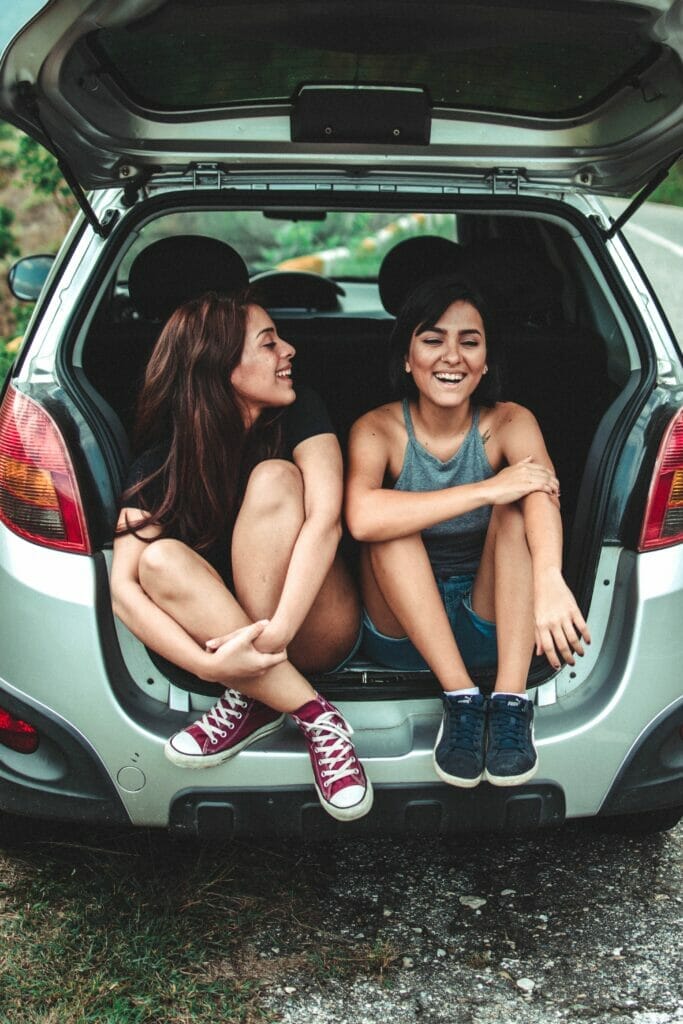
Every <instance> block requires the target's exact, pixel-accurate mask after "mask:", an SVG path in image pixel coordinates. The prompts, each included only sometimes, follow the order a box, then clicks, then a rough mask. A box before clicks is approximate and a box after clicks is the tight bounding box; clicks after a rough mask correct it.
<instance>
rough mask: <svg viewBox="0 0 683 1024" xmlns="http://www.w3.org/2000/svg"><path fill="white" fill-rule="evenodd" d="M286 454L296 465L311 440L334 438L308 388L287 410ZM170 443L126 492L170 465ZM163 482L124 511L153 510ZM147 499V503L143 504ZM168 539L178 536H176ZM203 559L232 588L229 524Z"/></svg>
mask: <svg viewBox="0 0 683 1024" xmlns="http://www.w3.org/2000/svg"><path fill="white" fill-rule="evenodd" d="M282 432H283V451H282V455H281V458H283V459H287V460H288V461H290V462H293V461H294V452H295V450H296V448H297V446H298V445H300V444H301V443H302V442H303V441H306V440H307V439H308V438H309V437H316V436H317V435H318V434H333V433H334V427H333V426H332V421H331V420H330V417H329V414H328V412H327V409H326V408H325V406H324V404H323V402H322V399H321V398H320V397H319V396H318V395H317V394H316V393H315V391H311V389H310V388H308V387H305V386H304V385H299V386H297V389H296V401H295V402H294V403H293V404H292V405H289V406H287V407H286V409H285V412H284V416H283V420H282ZM168 449H169V443H168V442H166V443H162V444H158V445H156V446H155V447H154V448H149V449H148V450H147V451H145V452H143V453H142V455H140V456H139V457H138V458H137V459H136V460H135V461H134V462H133V464H132V465H131V466H130V469H129V470H128V475H127V477H126V481H125V484H124V486H123V492H122V493H125V492H126V491H127V490H128V489H129V488H130V487H133V486H134V485H135V484H137V483H139V481H140V480H144V479H145V477H148V476H150V475H151V474H152V473H154V471H155V470H157V469H159V468H160V466H162V465H163V463H164V462H165V461H166V458H167V456H168ZM162 487H163V481H162V478H161V477H160V476H159V477H156V478H155V479H154V480H152V481H151V482H150V483H149V484H148V485H147V486H146V487H145V488H143V490H142V491H138V492H137V493H136V494H134V495H133V496H132V497H128V498H126V500H125V502H123V503H122V507H124V508H152V507H154V506H155V505H157V504H158V503H159V502H160V500H161V497H162ZM143 498H144V502H143ZM168 536H174V534H173V533H170V534H168ZM201 554H202V556H203V557H204V558H206V560H207V562H209V563H210V564H211V565H212V566H213V567H214V568H215V569H216V570H217V571H218V572H219V573H220V575H221V576H222V578H223V579H224V580H225V582H226V583H227V584H228V586H231V581H232V572H231V567H230V552H229V531H228V528H227V524H226V531H225V535H224V536H221V537H219V538H218V540H217V541H215V542H214V543H213V544H212V545H211V546H210V547H209V548H206V549H205V550H203V551H202V552H201Z"/></svg>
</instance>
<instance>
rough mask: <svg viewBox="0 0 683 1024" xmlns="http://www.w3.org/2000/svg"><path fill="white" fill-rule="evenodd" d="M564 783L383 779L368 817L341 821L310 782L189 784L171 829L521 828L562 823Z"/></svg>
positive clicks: (306, 832) (200, 832) (310, 833)
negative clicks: (467, 784) (465, 785)
mask: <svg viewBox="0 0 683 1024" xmlns="http://www.w3.org/2000/svg"><path fill="white" fill-rule="evenodd" d="M564 819H565V799H564V792H563V790H562V789H561V788H560V787H559V786H557V785H554V784H552V783H543V782H539V783H535V784H534V785H530V786H521V787H516V788H513V789H497V788H495V787H493V786H490V785H488V783H482V784H481V785H480V786H478V787H477V789H476V790H474V791H468V790H462V789H460V790H459V789H455V788H454V787H452V786H444V785H442V784H440V783H433V784H432V783H425V784H423V785H417V786H402V785H390V784H387V785H377V786H375V802H374V805H373V808H372V810H371V811H370V813H369V814H367V815H366V816H365V817H364V818H360V819H359V820H357V821H351V822H339V821H335V819H334V818H332V817H330V815H329V814H327V812H326V811H324V810H323V808H322V807H321V806H320V804H319V802H318V799H317V797H316V794H315V792H314V790H313V787H312V786H283V787H279V788H277V789H272V790H270V791H265V792H264V791H263V790H259V789H235V790H225V791H219V790H215V789H211V790H202V789H188V790H185V792H183V793H180V794H179V795H178V796H177V797H176V799H175V800H174V801H173V804H172V805H171V811H170V821H169V826H170V828H171V830H172V831H174V832H176V833H180V834H184V835H190V836H199V837H202V838H210V837H211V838H216V839H225V838H229V837H240V836H250V835H261V836H262V835H280V836H285V835H289V836H298V837H300V838H303V839H311V840H316V839H327V838H330V837H332V836H335V835H337V834H339V835H344V836H368V835H388V834H396V833H402V834H414V835H423V834H429V835H448V834H454V833H463V832H519V831H523V830H526V829H533V828H539V827H541V826H549V825H560V824H562V822H563V821H564Z"/></svg>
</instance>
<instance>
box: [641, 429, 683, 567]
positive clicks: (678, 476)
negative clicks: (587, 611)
mask: <svg viewBox="0 0 683 1024" xmlns="http://www.w3.org/2000/svg"><path fill="white" fill-rule="evenodd" d="M681 541H683V409H681V411H680V412H678V413H677V414H676V416H674V418H673V420H672V421H671V423H670V424H669V426H668V427H667V430H666V433H665V434H664V437H663V438H662V443H661V445H660V447H659V454H658V455H657V462H656V463H655V470H654V474H653V477H652V483H651V484H650V493H649V495H648V499H647V508H646V510H645V520H644V522H643V529H642V532H641V534H640V543H639V545H638V550H639V551H651V550H652V549H653V548H664V547H668V546H669V545H670V544H679V543H681Z"/></svg>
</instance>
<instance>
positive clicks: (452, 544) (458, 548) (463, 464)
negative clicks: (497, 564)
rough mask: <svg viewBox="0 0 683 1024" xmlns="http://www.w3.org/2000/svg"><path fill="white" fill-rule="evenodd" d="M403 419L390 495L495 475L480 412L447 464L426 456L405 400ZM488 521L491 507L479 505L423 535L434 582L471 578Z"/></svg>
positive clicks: (454, 485) (473, 418)
mask: <svg viewBox="0 0 683 1024" xmlns="http://www.w3.org/2000/svg"><path fill="white" fill-rule="evenodd" d="M403 419H404V421H405V425H406V430H407V432H408V444H407V446H406V452H405V456H404V459H403V466H402V467H401V472H400V473H399V475H398V479H397V480H396V483H395V484H394V490H397V491H441V490H443V489H444V488H446V487H457V486H458V485H460V484H471V483H476V482H477V481H479V480H488V479H489V477H492V476H494V475H495V474H494V471H493V469H491V463H490V462H489V460H488V458H487V456H486V452H485V450H484V442H483V441H482V439H481V434H480V433H479V409H474V410H473V413H472V426H471V427H470V429H469V431H468V433H467V436H466V437H465V440H464V441H463V442H462V444H461V445H460V447H459V448H458V450H457V452H456V453H455V455H453V456H452V457H451V458H450V459H447V461H446V462H442V461H441V459H437V458H436V456H435V455H432V454H431V452H428V451H427V449H426V448H425V447H424V446H423V445H421V444H420V442H419V441H418V440H417V438H416V437H415V430H414V428H413V420H412V417H411V415H410V405H409V404H408V399H407V398H404V399H403ZM490 518H491V506H490V505H484V506H482V507H481V508H477V509H474V510H473V511H471V512H464V513H463V514H462V515H461V516H455V518H453V519H446V520H444V522H442V523H437V525H436V526H430V527H429V528H428V529H426V530H423V531H422V539H423V540H424V543H425V547H426V549H427V554H428V555H429V561H430V562H431V565H432V569H433V570H434V575H435V576H436V577H437V579H446V578H448V577H449V576H464V575H466V574H469V573H476V571H477V569H478V567H479V562H480V561H481V554H482V551H483V549H484V541H485V539H486V531H487V529H488V525H489V520H490Z"/></svg>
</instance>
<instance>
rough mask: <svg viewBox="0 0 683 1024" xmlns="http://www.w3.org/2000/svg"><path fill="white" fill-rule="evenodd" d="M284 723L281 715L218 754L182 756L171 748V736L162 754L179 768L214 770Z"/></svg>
mask: <svg viewBox="0 0 683 1024" xmlns="http://www.w3.org/2000/svg"><path fill="white" fill-rule="evenodd" d="M284 721H285V716H284V715H281V716H280V717H279V718H276V719H274V720H273V721H272V722H269V723H268V724H267V725H263V726H261V728H260V729H255V730H254V732H252V733H250V734H249V736H247V737H245V739H243V740H242V741H241V742H240V743H236V744H235V746H234V747H230V749H229V750H222V751H221V752H220V753H219V754H182V753H181V752H180V751H179V750H176V749H175V747H173V746H171V741H172V740H173V736H171V739H170V740H167V741H166V744H165V746H164V754H165V756H166V758H167V760H169V761H170V762H171V764H175V765H177V766H178V767H180V768H215V767H216V765H219V764H223V763H224V762H225V761H229V760H230V758H231V757H234V756H235V754H239V752H240V750H244V749H245V747H250V746H251V744H252V743H257V742H258V741H259V740H262V739H265V737H266V736H270V734H271V733H273V732H277V730H278V729H281V728H282V726H283V725H284Z"/></svg>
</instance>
